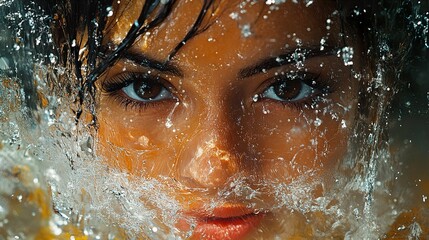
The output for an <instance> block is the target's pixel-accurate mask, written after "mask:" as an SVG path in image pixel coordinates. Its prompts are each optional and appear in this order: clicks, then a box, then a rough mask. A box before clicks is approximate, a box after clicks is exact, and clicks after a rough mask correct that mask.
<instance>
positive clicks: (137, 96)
mask: <svg viewBox="0 0 429 240" xmlns="http://www.w3.org/2000/svg"><path fill="white" fill-rule="evenodd" d="M102 89H103V91H104V92H105V93H107V94H109V95H113V96H114V97H115V98H116V99H118V100H120V103H121V104H125V106H126V107H128V106H148V105H150V104H156V103H160V102H163V101H169V100H174V101H177V98H176V97H175V96H174V94H173V93H172V89H173V88H172V86H171V85H170V84H168V83H167V81H166V80H164V79H162V78H161V77H159V76H153V75H150V74H149V73H134V72H131V73H121V74H119V75H117V76H114V77H112V78H110V79H107V80H105V81H104V82H103V83H102Z"/></svg>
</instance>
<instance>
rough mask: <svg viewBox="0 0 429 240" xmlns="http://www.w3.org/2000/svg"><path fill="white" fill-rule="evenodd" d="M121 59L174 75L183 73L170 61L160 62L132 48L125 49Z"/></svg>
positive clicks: (179, 75)
mask: <svg viewBox="0 0 429 240" xmlns="http://www.w3.org/2000/svg"><path fill="white" fill-rule="evenodd" d="M121 58H122V59H126V60H129V61H131V62H133V63H135V64H137V65H140V66H143V67H147V68H151V69H155V70H158V71H160V72H163V73H169V74H171V75H173V76H176V77H183V76H184V74H183V72H182V70H180V69H179V68H178V67H177V66H175V65H174V64H172V63H171V62H161V61H158V60H156V59H153V58H150V57H148V56H146V55H145V54H143V53H139V52H136V51H133V50H127V51H125V52H124V53H123V54H122V57H121Z"/></svg>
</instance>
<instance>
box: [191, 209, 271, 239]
mask: <svg viewBox="0 0 429 240" xmlns="http://www.w3.org/2000/svg"><path fill="white" fill-rule="evenodd" d="M186 215H191V216H195V217H196V220H197V221H196V227H195V229H194V231H193V235H192V237H191V239H211V240H218V239H219V240H220V239H222V240H223V239H225V240H227V239H241V238H243V237H244V236H246V235H247V234H248V233H249V232H250V231H252V230H253V229H254V228H255V227H257V226H258V225H259V223H260V222H261V220H262V218H263V216H264V215H265V214H264V213H262V212H260V213H256V212H255V211H254V210H251V209H248V208H246V207H244V206H242V205H224V206H222V207H218V208H215V209H213V211H210V213H208V212H207V211H195V210H193V211H191V212H189V214H186Z"/></svg>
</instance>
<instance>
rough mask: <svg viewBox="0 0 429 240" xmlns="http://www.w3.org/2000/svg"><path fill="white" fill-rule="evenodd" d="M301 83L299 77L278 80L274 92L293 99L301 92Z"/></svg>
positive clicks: (282, 97)
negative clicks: (284, 80) (285, 80)
mask: <svg viewBox="0 0 429 240" xmlns="http://www.w3.org/2000/svg"><path fill="white" fill-rule="evenodd" d="M301 84H302V83H301V81H300V80H298V79H296V80H288V81H287V82H283V81H282V82H278V83H277V84H275V85H274V86H273V87H274V93H275V94H276V95H277V96H278V97H279V98H281V99H284V100H292V99H294V98H296V97H297V96H298V95H299V93H300V92H301V87H302V85H301Z"/></svg>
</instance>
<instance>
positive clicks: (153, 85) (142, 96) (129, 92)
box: [121, 78, 174, 103]
mask: <svg viewBox="0 0 429 240" xmlns="http://www.w3.org/2000/svg"><path fill="white" fill-rule="evenodd" d="M121 90H122V92H123V93H124V94H125V95H126V96H127V97H129V98H131V99H133V100H135V101H138V102H143V103H148V102H157V101H162V100H166V99H174V96H173V94H172V93H171V92H170V91H169V90H168V89H167V87H165V86H164V85H163V84H162V83H160V82H159V81H157V80H154V79H150V78H139V79H137V80H134V81H133V82H131V84H128V85H127V86H125V87H123V88H122V89H121Z"/></svg>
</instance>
